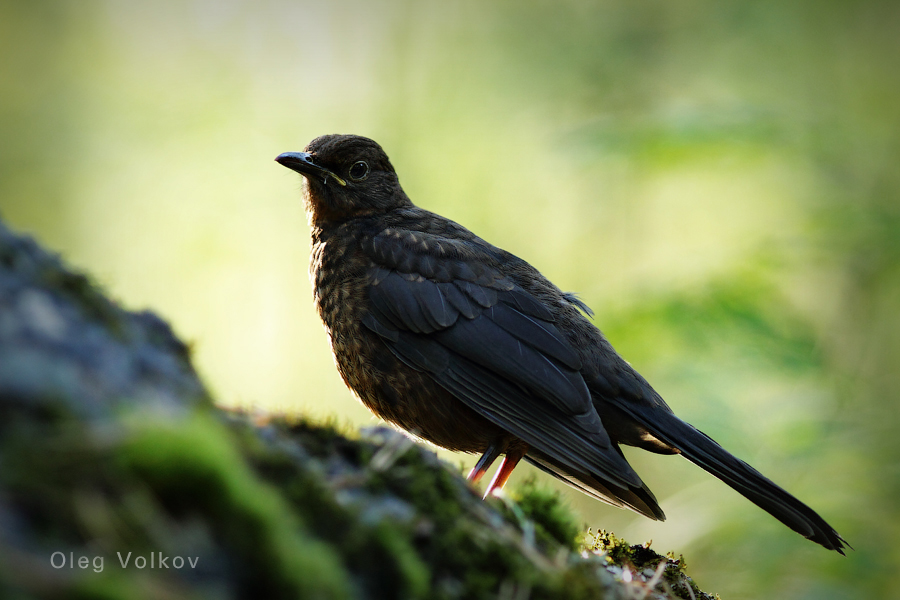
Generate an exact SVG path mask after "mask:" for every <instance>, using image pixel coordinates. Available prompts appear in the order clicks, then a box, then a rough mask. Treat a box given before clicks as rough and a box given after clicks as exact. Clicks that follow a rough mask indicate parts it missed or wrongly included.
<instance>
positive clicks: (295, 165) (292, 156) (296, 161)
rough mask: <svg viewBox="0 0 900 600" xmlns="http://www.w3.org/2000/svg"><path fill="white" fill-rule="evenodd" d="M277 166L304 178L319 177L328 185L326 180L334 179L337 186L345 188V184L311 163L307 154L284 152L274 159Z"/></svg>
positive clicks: (310, 157)
mask: <svg viewBox="0 0 900 600" xmlns="http://www.w3.org/2000/svg"><path fill="white" fill-rule="evenodd" d="M275 160H276V161H278V163H279V164H281V165H283V166H285V167H287V168H288V169H291V170H293V171H297V172H298V173H300V174H301V175H303V176H305V177H311V176H316V177H321V178H322V181H323V182H324V183H328V179H329V178H331V179H334V180H335V181H336V182H338V184H339V185H342V186H345V185H347V182H346V181H344V180H343V179H341V178H340V177H338V176H337V175H335V174H334V173H332V172H331V171H329V170H328V169H325V168H323V167H320V166H319V165H317V164H316V163H314V162H313V161H312V155H311V154H309V153H308V152H285V153H284V154H279V155H278V156H276V157H275Z"/></svg>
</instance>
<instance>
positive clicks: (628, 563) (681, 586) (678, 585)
mask: <svg viewBox="0 0 900 600" xmlns="http://www.w3.org/2000/svg"><path fill="white" fill-rule="evenodd" d="M585 550H587V551H589V552H592V553H595V554H600V555H602V556H603V557H604V558H605V560H606V562H607V563H608V564H610V565H614V566H617V567H622V568H628V569H630V570H631V571H633V572H634V573H636V574H642V573H650V572H655V571H656V570H657V569H658V568H659V567H660V564H662V563H665V570H664V571H663V573H662V578H661V580H662V582H663V584H664V585H665V586H666V587H667V588H668V589H669V590H671V592H672V594H673V595H674V596H675V597H678V598H683V599H684V600H688V599H699V600H712V599H713V598H718V596H712V595H710V594H706V593H704V592H702V591H701V590H700V588H699V587H697V584H696V583H694V581H693V580H692V579H691V578H690V577H688V575H687V573H685V562H684V558H683V557H680V556H679V558H678V559H676V558H675V555H674V554H672V553H669V554H667V555H666V556H662V555H661V554H658V553H657V552H655V551H653V550H651V549H650V542H647V543H646V544H642V545H629V544H628V542H626V541H625V540H623V539H621V538H618V537H616V535H615V534H614V533H612V532H610V531H605V530H602V529H601V530H600V531H599V532H597V534H596V535H595V534H593V533H592V532H591V530H588V532H587V534H586V536H585ZM688 588H690V589H688Z"/></svg>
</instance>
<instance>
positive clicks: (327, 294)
mask: <svg viewBox="0 0 900 600" xmlns="http://www.w3.org/2000/svg"><path fill="white" fill-rule="evenodd" d="M275 160H276V161H277V162H278V163H280V164H281V165H283V166H285V167H287V168H289V169H291V170H293V171H296V172H297V173H299V174H300V175H302V176H303V201H304V207H305V210H306V214H307V218H308V221H309V225H310V230H311V236H312V243H311V249H310V265H309V274H310V280H311V283H312V287H313V296H314V300H315V305H316V308H317V310H318V313H319V316H320V317H321V319H322V322H323V324H324V326H325V330H326V331H327V333H328V337H329V340H330V345H331V350H332V352H333V355H334V359H335V364H336V365H337V368H338V371H339V372H340V375H341V377H342V378H343V380H344V382H345V383H346V384H347V386H348V387H349V388H350V389H351V390H352V391H353V392H354V393H355V394H356V396H357V397H358V398H359V399H360V400H361V402H362V403H363V404H364V405H365V406H366V407H367V408H368V409H369V410H370V411H371V412H373V413H374V414H375V415H377V416H378V417H380V418H382V419H384V420H385V421H387V422H389V423H391V424H393V425H394V426H396V427H398V428H400V429H403V430H406V431H407V432H409V433H411V434H412V435H413V436H414V437H417V438H419V439H422V440H426V441H428V442H431V443H433V444H435V445H437V446H440V447H443V448H447V449H449V450H453V451H460V452H466V453H471V454H476V455H477V454H480V455H481V456H480V458H479V459H478V461H477V463H476V465H475V467H474V468H473V469H472V471H471V473H469V476H468V479H469V480H471V481H473V482H478V481H479V480H480V479H481V478H482V477H483V475H484V474H485V473H486V472H487V471H488V470H489V468H490V467H491V465H492V464H493V463H494V462H495V461H496V460H497V459H498V458H500V457H501V456H502V457H503V458H502V460H501V463H500V466H499V467H498V468H497V470H496V472H495V474H494V476H493V479H492V480H491V482H490V483H489V485H488V486H487V492H486V494H485V497H487V496H488V495H489V494H492V493H493V492H494V491H495V490H498V489H500V488H502V487H503V485H504V484H505V483H506V481H507V479H508V478H509V476H510V474H511V473H512V471H513V469H514V468H515V467H516V465H517V464H518V463H519V462H520V461H521V460H522V459H524V460H525V461H526V462H528V463H531V464H532V465H534V466H536V467H537V468H538V469H540V470H541V471H544V472H546V473H548V474H549V475H551V476H553V477H556V478H558V479H560V480H562V481H563V482H565V483H567V484H569V485H571V486H573V487H574V488H576V489H578V490H581V491H582V492H584V493H586V494H588V495H589V496H592V497H593V498H596V499H597V500H600V501H602V502H604V503H607V504H610V505H612V506H616V507H619V508H625V509H630V510H632V511H635V512H637V513H639V514H642V515H644V516H646V517H649V518H650V519H654V520H665V514H664V512H663V511H662V509H661V508H660V506H659V503H658V502H657V500H656V497H655V496H654V495H653V493H652V492H651V491H650V489H649V488H648V487H647V485H646V484H645V483H644V482H643V481H642V480H641V478H640V477H639V476H638V474H637V473H636V472H635V471H634V469H633V468H632V467H631V465H629V463H628V462H627V461H626V459H625V455H624V454H623V452H622V450H621V447H620V446H621V445H628V446H635V447H638V448H642V449H644V450H647V451H649V452H653V453H657V454H668V455H671V454H681V455H682V456H683V457H685V458H686V459H688V460H689V461H691V462H693V463H694V464H696V465H698V466H700V467H701V468H703V469H705V470H706V471H708V472H709V473H711V474H712V475H714V476H715V477H718V478H719V479H720V480H722V481H723V482H725V483H726V484H728V485H729V486H731V487H732V488H734V489H735V490H736V491H738V492H739V493H740V494H742V495H743V496H745V497H746V498H747V499H749V500H750V501H751V502H753V503H754V504H756V505H757V506H759V507H760V508H762V509H763V510H765V511H767V512H768V513H770V514H771V515H772V516H774V517H775V518H776V519H778V520H779V521H781V522H782V523H783V524H785V525H787V526H788V527H790V528H791V529H793V530H794V531H796V532H798V533H800V534H801V535H803V536H805V537H806V538H808V539H810V540H812V541H813V542H816V543H818V544H821V545H822V546H824V547H825V548H827V549H829V550H835V551H837V552H839V553H840V554H844V548H845V547H849V544H847V542H846V541H845V540H844V539H843V538H842V537H841V536H840V535H839V534H838V533H837V532H836V531H835V530H834V528H833V527H831V526H830V525H829V524H828V523H827V522H826V521H825V520H824V519H823V518H822V517H820V516H819V515H818V514H817V513H816V512H815V511H814V510H812V509H811V508H810V507H808V506H807V505H806V504H804V503H802V502H801V501H800V500H798V499H796V498H795V497H794V496H792V495H791V494H789V493H788V492H787V491H785V490H784V489H782V488H781V487H779V486H778V485H776V484H775V483H774V482H772V481H771V480H769V479H768V478H766V477H765V476H764V475H762V474H761V473H760V472H759V471H757V470H756V469H754V468H753V467H751V466H750V465H748V464H747V463H745V462H744V461H742V460H740V459H738V458H736V457H735V456H733V455H732V454H730V453H729V452H728V451H727V450H725V449H724V448H722V447H721V446H720V445H719V444H718V443H716V442H715V441H714V440H713V439H712V438H710V437H709V436H707V435H706V434H704V433H702V432H701V431H699V430H698V429H696V428H694V427H693V426H692V425H690V424H688V423H686V422H685V421H682V420H681V419H679V418H678V417H677V416H675V414H674V413H673V411H672V410H671V409H670V408H669V406H668V405H667V404H666V402H665V401H663V399H662V397H660V395H659V394H658V393H657V392H656V391H655V390H654V389H653V388H652V387H651V386H650V384H649V383H648V382H647V381H646V380H645V379H644V378H643V377H642V376H641V375H640V374H638V372H637V371H636V370H635V369H633V368H632V367H631V365H630V364H629V363H628V362H626V361H625V360H624V359H623V358H622V357H621V356H620V355H619V354H618V353H617V352H616V350H615V349H614V348H613V347H612V345H611V344H610V342H609V341H608V340H607V339H606V337H605V336H604V335H603V334H602V333H601V331H600V330H599V329H598V328H597V327H596V326H594V324H593V323H592V322H591V320H590V319H589V318H588V317H589V316H592V313H591V312H590V309H589V308H588V307H587V306H586V305H585V304H584V303H583V302H582V301H581V300H580V299H579V298H578V297H577V296H575V295H574V294H572V293H567V292H563V291H561V290H560V288H558V287H557V286H556V285H554V284H553V283H551V282H550V281H549V280H548V279H547V278H546V277H544V276H543V275H542V274H541V273H540V272H539V271H538V270H537V269H535V268H534V267H533V266H531V265H530V264H529V263H527V262H525V261H524V260H522V259H521V258H519V257H517V256H515V255H513V254H511V253H510V252H507V251H505V250H503V249H501V248H498V247H496V246H494V245H492V244H490V243H489V242H487V241H485V240H484V239H482V238H480V237H478V236H477V235H475V234H474V233H472V232H471V231H469V230H468V229H466V228H465V227H463V226H462V225H459V224H457V223H456V222H454V221H452V220H450V219H447V218H445V217H442V216H440V215H438V214H435V213H433V212H430V211H428V210H425V209H422V208H419V207H417V206H416V205H414V204H413V203H412V201H411V200H410V199H409V197H408V196H407V195H406V193H405V192H404V191H403V188H402V187H401V186H400V182H399V178H398V176H397V173H396V171H395V170H394V167H393V165H392V164H391V162H390V160H389V159H388V156H387V154H386V153H385V151H384V150H383V149H382V148H381V146H380V145H379V144H378V143H376V142H375V141H373V140H371V139H369V138H366V137H361V136H357V135H342V134H334V135H324V136H320V137H317V138H315V139H314V140H312V141H311V142H310V143H309V144H308V145H307V146H306V148H305V149H304V150H303V151H302V152H285V153H282V154H280V155H278V156H277V157H276V159H275Z"/></svg>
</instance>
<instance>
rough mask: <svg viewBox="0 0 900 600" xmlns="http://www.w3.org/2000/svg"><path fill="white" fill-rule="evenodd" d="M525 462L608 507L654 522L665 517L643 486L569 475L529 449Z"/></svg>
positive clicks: (582, 474)
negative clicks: (623, 510) (617, 483)
mask: <svg viewBox="0 0 900 600" xmlns="http://www.w3.org/2000/svg"><path fill="white" fill-rule="evenodd" d="M525 460H526V461H528V462H529V463H531V464H532V465H534V466H535V467H537V468H538V469H540V470H541V471H544V472H545V473H548V474H550V475H553V476H554V477H556V478H557V479H559V480H561V481H563V482H565V483H567V484H569V485H571V486H572V487H574V488H576V489H578V490H580V491H582V492H584V493H585V494H587V495H588V496H591V497H593V498H596V499H597V500H600V501H601V502H604V503H606V504H609V505H610V506H615V507H616V508H627V509H629V510H633V511H634V512H636V513H638V514H641V515H644V516H645V517H649V518H651V519H653V520H654V521H665V520H666V515H665V513H663V511H662V509H661V508H660V507H659V503H658V502H657V501H656V497H655V496H654V495H653V492H651V491H650V489H649V488H648V487H647V486H646V485H644V484H642V485H641V487H630V488H623V487H617V486H615V485H613V484H612V483H610V482H609V481H607V480H606V479H605V478H601V477H594V476H592V475H590V474H589V473H580V472H573V471H572V469H571V468H568V467H565V466H563V465H561V464H559V463H557V462H556V461H554V460H553V459H552V458H550V457H548V456H545V455H543V454H540V453H537V452H534V451H533V450H532V451H529V452H528V454H527V455H525Z"/></svg>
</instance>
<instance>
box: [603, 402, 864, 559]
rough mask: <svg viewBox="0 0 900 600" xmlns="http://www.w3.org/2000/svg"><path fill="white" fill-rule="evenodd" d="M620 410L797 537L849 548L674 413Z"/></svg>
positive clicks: (831, 547)
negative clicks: (795, 533) (779, 522)
mask: <svg viewBox="0 0 900 600" xmlns="http://www.w3.org/2000/svg"><path fill="white" fill-rule="evenodd" d="M623 404H624V403H623ZM620 408H622V409H624V410H625V411H626V412H628V413H629V414H630V415H631V416H632V417H633V418H634V419H635V420H637V421H638V422H639V423H641V424H642V425H643V426H644V427H646V428H647V429H648V430H649V431H650V432H651V433H652V434H653V435H654V436H656V437H657V438H659V439H660V440H661V441H663V442H665V443H667V444H670V445H672V446H674V447H675V448H677V449H678V450H680V451H681V454H683V455H684V457H685V458H687V459H688V460H689V461H691V462H692V463H694V464H696V465H698V466H700V467H702V468H703V469H704V470H706V471H708V472H709V473H711V474H713V475H715V476H716V477H718V478H719V479H721V480H722V481H724V482H725V483H727V484H728V485H730V486H731V487H732V488H734V489H735V490H736V491H737V492H739V493H740V494H741V495H743V496H744V497H745V498H747V499H748V500H750V501H751V502H753V503H754V504H756V505H757V506H759V507H760V508H762V509H763V510H765V511H766V512H768V513H769V514H770V515H772V516H773V517H775V518H776V519H778V520H779V521H781V522H782V523H784V524H785V525H787V526H788V527H790V528H791V529H793V530H794V531H796V532H797V533H799V534H800V535H802V536H804V537H806V538H808V539H810V540H812V541H814V542H816V543H818V544H821V545H822V546H824V547H825V548H828V549H829V550H836V551H837V552H840V553H841V554H844V551H843V548H844V547H845V545H846V546H847V547H849V546H850V545H849V544H847V542H846V540H844V539H843V538H842V537H841V536H840V535H839V534H838V532H836V531H835V530H834V528H833V527H831V525H829V524H828V523H826V522H825V519H823V518H822V517H820V516H819V515H818V514H817V513H816V512H815V511H814V510H813V509H811V508H810V507H808V506H807V505H805V504H803V503H802V502H800V501H799V500H797V499H796V498H794V497H793V496H792V495H790V494H789V493H787V492H786V491H785V490H784V489H782V488H781V487H779V486H778V485H776V484H775V483H774V482H773V481H772V480H770V479H769V478H767V477H766V476H764V475H763V474H762V473H760V472H759V471H757V470H756V469H754V468H753V467H751V466H750V465H748V464H747V463H745V462H744V461H742V460H740V459H739V458H737V457H735V456H733V455H732V454H731V453H729V452H728V451H727V450H725V449H724V448H722V446H720V445H719V444H718V443H716V441H715V440H713V439H712V438H710V437H709V436H708V435H706V434H705V433H703V432H702V431H700V430H698V429H696V428H695V427H693V426H692V425H690V424H688V423H685V422H684V421H682V420H681V419H679V418H678V417H676V416H675V415H674V414H672V413H670V412H668V411H662V410H659V409H653V410H650V409H644V408H643V407H641V406H620Z"/></svg>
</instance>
